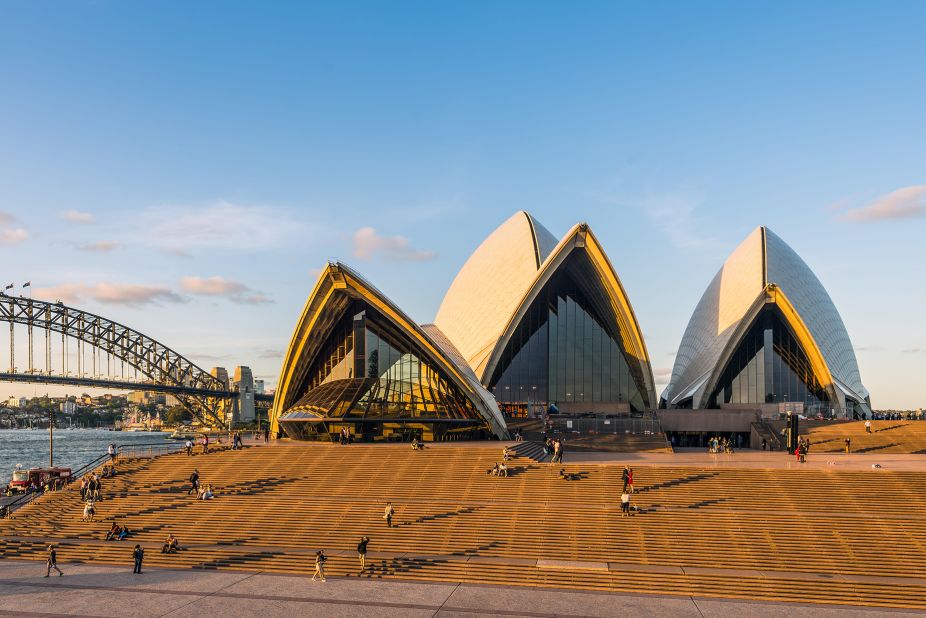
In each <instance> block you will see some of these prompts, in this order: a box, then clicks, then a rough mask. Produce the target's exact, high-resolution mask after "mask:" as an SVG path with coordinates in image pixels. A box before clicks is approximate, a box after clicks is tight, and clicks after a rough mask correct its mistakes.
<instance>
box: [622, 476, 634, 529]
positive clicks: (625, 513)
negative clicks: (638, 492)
mask: <svg viewBox="0 0 926 618" xmlns="http://www.w3.org/2000/svg"><path fill="white" fill-rule="evenodd" d="M621 480H622V481H623V482H624V488H623V490H621V517H630V515H631V507H630V496H631V495H632V494H633V468H631V467H629V466H624V470H623V471H622V472H621Z"/></svg>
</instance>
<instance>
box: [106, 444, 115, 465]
mask: <svg viewBox="0 0 926 618" xmlns="http://www.w3.org/2000/svg"><path fill="white" fill-rule="evenodd" d="M106 453H107V454H108V455H109V461H111V462H113V463H115V462H116V445H115V444H110V445H109V448H107V449H106Z"/></svg>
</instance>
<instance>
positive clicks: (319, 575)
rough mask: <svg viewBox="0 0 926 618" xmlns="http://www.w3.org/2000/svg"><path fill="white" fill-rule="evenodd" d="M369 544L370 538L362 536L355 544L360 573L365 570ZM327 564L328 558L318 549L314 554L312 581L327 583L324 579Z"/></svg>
mask: <svg viewBox="0 0 926 618" xmlns="http://www.w3.org/2000/svg"><path fill="white" fill-rule="evenodd" d="M369 543H370V537H368V536H362V537H360V541H359V542H358V543H357V557H358V558H359V559H360V572H361V573H363V572H364V570H366V568H367V545H369ZM326 562H328V556H326V555H325V552H324V550H321V549H319V550H318V551H317V552H315V573H314V574H313V575H312V581H313V582H314V581H319V580H321V581H323V582H325V581H328V580H327V579H326V578H325V563H326Z"/></svg>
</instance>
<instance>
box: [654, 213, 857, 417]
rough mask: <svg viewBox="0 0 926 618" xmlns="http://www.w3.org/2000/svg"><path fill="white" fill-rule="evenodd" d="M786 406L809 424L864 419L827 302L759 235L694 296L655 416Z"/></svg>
mask: <svg viewBox="0 0 926 618" xmlns="http://www.w3.org/2000/svg"><path fill="white" fill-rule="evenodd" d="M788 402H791V403H796V404H798V405H799V406H800V408H799V409H802V411H803V413H805V414H808V415H809V414H812V415H814V416H817V415H823V416H847V417H849V418H852V417H863V416H870V415H871V408H870V405H871V404H870V400H869V397H868V391H867V390H865V387H864V386H862V380H861V377H860V375H859V370H858V363H857V362H856V359H855V351H854V349H853V348H852V342H851V341H850V340H849V334H848V332H846V327H845V324H843V321H842V318H841V317H840V316H839V312H838V311H837V310H836V306H835V305H834V304H833V301H832V300H831V299H830V296H829V294H827V292H826V290H825V289H824V287H823V284H821V283H820V280H819V279H817V277H816V275H814V273H813V271H811V270H810V268H809V267H808V266H807V264H805V263H804V261H803V260H802V259H801V258H800V257H799V256H798V255H797V254H796V253H795V252H794V251H793V250H792V249H791V247H789V246H788V245H787V244H785V242H784V241H783V240H782V239H781V238H779V237H778V236H776V235H775V234H774V233H773V232H772V231H771V230H769V229H768V228H765V227H760V228H757V229H755V230H754V231H753V232H752V233H751V234H750V235H749V236H748V237H747V238H746V240H744V241H743V242H742V243H741V244H740V245H739V247H737V248H736V249H735V250H734V251H733V253H732V254H731V255H730V257H729V258H728V259H727V261H726V262H725V263H724V265H723V267H722V268H721V269H720V271H719V272H718V273H717V275H716V276H715V277H714V279H713V280H712V281H711V282H710V284H709V285H708V286H707V289H706V290H705V291H704V295H703V296H702V297H701V300H700V302H698V305H697V307H696V308H695V310H694V314H693V315H692V316H691V320H690V321H689V322H688V327H687V328H686V329H685V334H684V335H683V337H682V342H681V344H680V345H679V348H678V354H677V355H676V357H675V367H674V368H673V370H672V378H671V380H670V382H669V385H668V386H667V387H666V389H665V391H664V392H663V394H662V397H661V400H660V407H664V408H665V407H668V408H692V409H699V408H723V407H728V408H734V409H735V408H755V407H757V406H758V407H761V406H763V405H772V406H775V405H779V404H782V403H788Z"/></svg>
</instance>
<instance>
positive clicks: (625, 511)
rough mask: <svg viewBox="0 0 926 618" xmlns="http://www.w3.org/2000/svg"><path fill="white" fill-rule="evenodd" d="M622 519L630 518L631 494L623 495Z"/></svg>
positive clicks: (625, 493)
mask: <svg viewBox="0 0 926 618" xmlns="http://www.w3.org/2000/svg"><path fill="white" fill-rule="evenodd" d="M621 517H630V494H628V493H627V492H626V491H625V492H624V493H622V494H621Z"/></svg>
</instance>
